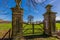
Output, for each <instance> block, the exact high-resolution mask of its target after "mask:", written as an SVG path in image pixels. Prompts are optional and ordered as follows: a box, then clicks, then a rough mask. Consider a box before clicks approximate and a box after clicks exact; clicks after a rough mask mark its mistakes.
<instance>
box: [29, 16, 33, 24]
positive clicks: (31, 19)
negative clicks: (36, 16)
mask: <svg viewBox="0 0 60 40" xmlns="http://www.w3.org/2000/svg"><path fill="white" fill-rule="evenodd" d="M32 22H33V16H32V15H29V16H28V23H30V24H31V23H32Z"/></svg>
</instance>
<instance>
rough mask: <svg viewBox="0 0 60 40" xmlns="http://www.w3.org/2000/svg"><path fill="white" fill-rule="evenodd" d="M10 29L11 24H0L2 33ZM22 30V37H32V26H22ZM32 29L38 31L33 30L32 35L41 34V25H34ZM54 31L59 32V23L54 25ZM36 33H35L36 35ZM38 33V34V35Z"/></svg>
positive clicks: (48, 39) (51, 39)
mask: <svg viewBox="0 0 60 40" xmlns="http://www.w3.org/2000/svg"><path fill="white" fill-rule="evenodd" d="M10 28H12V24H11V23H8V24H6V23H3V24H2V23H1V24H0V31H2V30H8V29H10ZM23 28H24V30H23V32H24V31H25V32H24V35H25V36H27V35H33V34H32V32H33V31H32V25H26V24H24V25H23ZM34 28H36V29H39V30H36V29H34V35H40V34H42V33H43V31H44V30H43V24H41V25H34ZM26 29H30V30H26ZM56 30H60V23H56ZM36 32H37V33H36ZM38 32H39V33H38ZM28 33H30V34H28ZM44 39H46V40H58V39H56V38H54V37H53V38H51V37H50V38H44Z"/></svg>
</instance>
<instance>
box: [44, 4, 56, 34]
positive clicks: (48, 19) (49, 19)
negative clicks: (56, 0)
mask: <svg viewBox="0 0 60 40" xmlns="http://www.w3.org/2000/svg"><path fill="white" fill-rule="evenodd" d="M51 7H52V5H50V4H49V5H47V6H46V9H47V12H46V13H45V14H44V32H45V34H47V35H53V34H54V33H55V30H56V29H55V28H56V20H55V19H56V12H52V11H51Z"/></svg>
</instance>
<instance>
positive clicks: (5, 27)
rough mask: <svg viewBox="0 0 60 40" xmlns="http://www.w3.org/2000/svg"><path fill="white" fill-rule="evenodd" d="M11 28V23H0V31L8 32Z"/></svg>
mask: <svg viewBox="0 0 60 40" xmlns="http://www.w3.org/2000/svg"><path fill="white" fill-rule="evenodd" d="M10 28H12V24H11V23H0V30H8V29H10Z"/></svg>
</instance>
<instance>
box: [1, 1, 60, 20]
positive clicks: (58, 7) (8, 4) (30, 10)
mask: <svg viewBox="0 0 60 40" xmlns="http://www.w3.org/2000/svg"><path fill="white" fill-rule="evenodd" d="M35 1H36V0H35ZM42 2H44V4H42V5H41V3H42ZM36 3H38V5H36V9H35V8H34V7H33V6H30V7H28V6H27V5H28V4H27V3H26V0H22V4H21V7H22V8H23V9H24V13H23V20H24V21H27V17H28V15H32V16H34V21H42V20H43V19H44V18H43V14H44V13H45V12H46V9H45V6H46V5H47V4H51V5H53V7H52V11H53V12H57V15H56V20H60V0H47V1H46V0H43V1H42V0H38V1H36ZM15 6H16V3H15V1H14V0H0V19H3V20H8V21H12V10H11V8H13V7H15ZM3 14H6V15H3Z"/></svg>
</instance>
